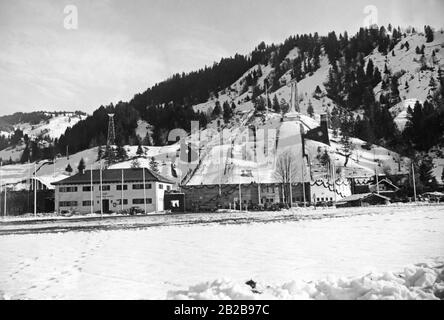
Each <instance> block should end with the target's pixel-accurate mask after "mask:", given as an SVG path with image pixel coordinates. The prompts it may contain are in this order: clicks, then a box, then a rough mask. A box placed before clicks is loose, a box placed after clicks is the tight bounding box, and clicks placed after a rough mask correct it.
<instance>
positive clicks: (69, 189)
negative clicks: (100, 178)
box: [59, 183, 171, 193]
mask: <svg viewBox="0 0 444 320" xmlns="http://www.w3.org/2000/svg"><path fill="white" fill-rule="evenodd" d="M122 187H123V190H128V185H127V184H124V185H123V186H122V185H121V184H118V185H117V186H116V190H118V191H122ZM151 188H152V184H151V183H147V184H145V189H151ZM159 189H163V184H159ZM92 190H94V187H92V189H91V186H84V187H82V191H83V192H91V191H92ZM99 190H102V191H111V186H110V185H104V186H102V188H100V186H99ZM133 190H143V183H140V184H133ZM166 190H168V191H169V190H171V186H168V185H167V186H166ZM59 191H60V192H63V193H66V192H77V191H78V189H77V187H60V189H59Z"/></svg>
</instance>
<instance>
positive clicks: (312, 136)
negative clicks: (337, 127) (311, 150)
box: [302, 115, 330, 146]
mask: <svg viewBox="0 0 444 320" xmlns="http://www.w3.org/2000/svg"><path fill="white" fill-rule="evenodd" d="M323 116H325V115H322V116H321V125H320V126H319V127H317V128H314V129H311V130H309V131H307V133H306V134H303V135H302V137H303V139H308V140H313V141H318V142H321V143H324V144H326V145H328V146H330V139H329V137H328V128H327V121H326V118H324V117H323Z"/></svg>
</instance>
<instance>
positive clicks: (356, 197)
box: [337, 193, 390, 203]
mask: <svg viewBox="0 0 444 320" xmlns="http://www.w3.org/2000/svg"><path fill="white" fill-rule="evenodd" d="M371 196H376V197H379V198H382V199H384V200H390V198H388V197H385V196H383V195H380V194H377V193H360V194H352V195H351V196H349V197H346V198H344V199H341V200H339V201H338V202H337V203H344V202H350V201H357V200H365V199H367V198H369V197H371Z"/></svg>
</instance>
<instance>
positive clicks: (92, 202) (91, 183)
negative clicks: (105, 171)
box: [90, 165, 94, 214]
mask: <svg viewBox="0 0 444 320" xmlns="http://www.w3.org/2000/svg"><path fill="white" fill-rule="evenodd" d="M90 177H91V181H90V188H91V191H90V196H91V214H93V213H94V186H93V166H92V165H91V170H90Z"/></svg>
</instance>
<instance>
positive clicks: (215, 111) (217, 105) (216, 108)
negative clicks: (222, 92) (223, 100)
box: [212, 100, 222, 117]
mask: <svg viewBox="0 0 444 320" xmlns="http://www.w3.org/2000/svg"><path fill="white" fill-rule="evenodd" d="M221 113H222V109H221V107H220V102H219V100H217V101H216V103H215V105H214V109H213V112H212V115H213V117H218V116H220V114H221Z"/></svg>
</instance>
